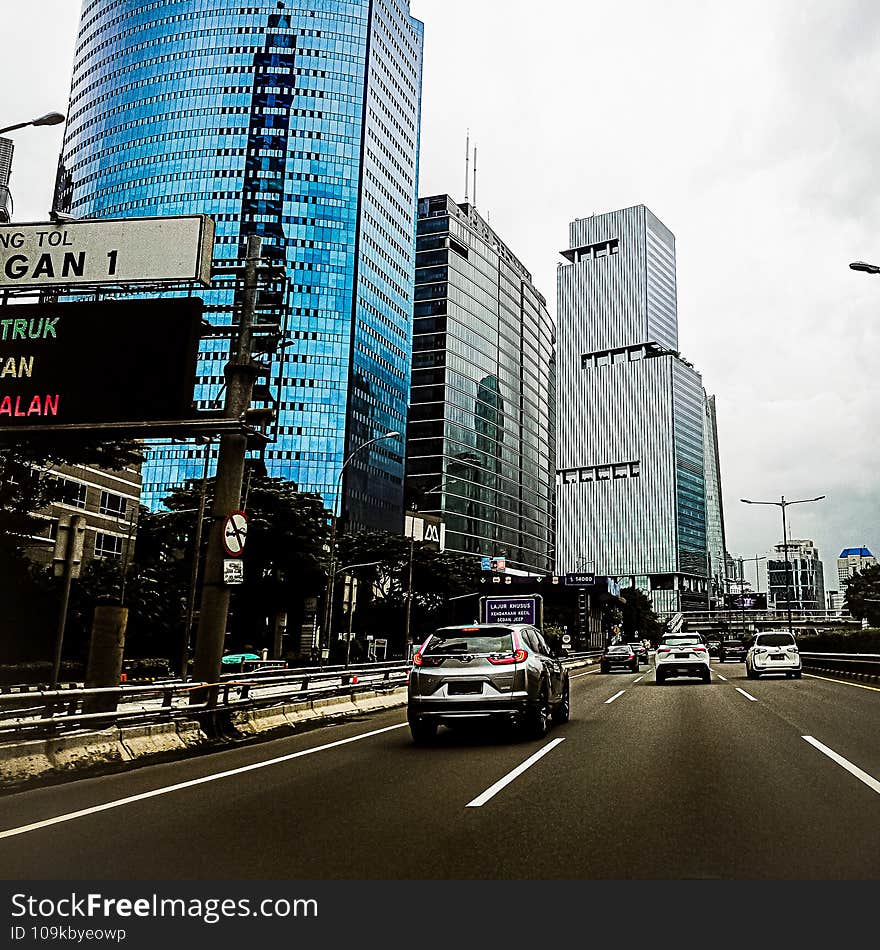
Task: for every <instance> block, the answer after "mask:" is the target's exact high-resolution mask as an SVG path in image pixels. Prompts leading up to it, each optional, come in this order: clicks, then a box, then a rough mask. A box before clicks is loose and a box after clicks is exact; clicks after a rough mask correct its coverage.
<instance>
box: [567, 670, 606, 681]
mask: <svg viewBox="0 0 880 950" xmlns="http://www.w3.org/2000/svg"><path fill="white" fill-rule="evenodd" d="M598 672H599V671H598V670H587V672H586V673H575V674H574V676H569V679H570V680H576V679H577V678H578V677H579V676H589V675H590V673H598Z"/></svg>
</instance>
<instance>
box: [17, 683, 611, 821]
mask: <svg viewBox="0 0 880 950" xmlns="http://www.w3.org/2000/svg"><path fill="white" fill-rule="evenodd" d="M591 672H593V671H590V670H587V671H584V670H578V671H576V672H574V673H572V674H571V677H572V682H571V688H572V696H573V697H575V696H576V695H577V692H578V690H580V689H587V688H588V687H587V683H588V682H589V677H587V678H586V679H582V678H581V677H584V674H585V673H591ZM405 720H406V710H405V708H396V709H390V710H385V711H382V712H377V713H370V714H364V715H363V716H356V717H351V718H346V719H338V720H330V721H326V722H324V723H322V724H320V725H314V726H312V725H310V724H306V725H305V726H304V728H303V730H302V731H300V732H297V733H295V734H293V735H290V736H284V737H282V738H277V739H259V740H257V741H249V740H245V741H243V742H242V743H240V744H235V745H232V746H230V745H228V744H226V743H224V744H222V745H218V747H217V748H216V749H214V750H213V751H206V750H205V749H204V747H203V748H202V749H201V750H199V751H196V752H194V753H193V754H192V755H190V756H186V757H183V758H175V759H173V760H170V761H167V762H158V763H151V762H141V763H133V764H132V765H131V766H130V767H129V768H127V769H125V770H122V771H118V772H109V773H108V774H104V775H92V776H85V777H81V778H76V779H70V780H67V781H62V782H58V783H56V784H48V785H45V786H37V787H33V788H29V789H27V790H24V791H20V792H15V791H5V792H3V793H0V802H2V809H0V831H2V830H3V829H6V828H12V827H18V826H21V825H26V824H30V823H32V822H37V821H43V820H46V819H49V818H52V817H53V816H55V815H58V814H64V813H68V812H73V811H79V810H80V809H85V808H91V807H95V806H96V805H100V804H102V803H104V802H106V801H110V800H115V799H121V798H127V797H129V796H132V795H140V794H144V793H146V792H149V791H151V790H153V789H155V788H161V787H167V786H170V785H174V784H177V783H178V782H182V781H190V780H194V779H198V778H202V777H204V776H207V775H212V774H214V773H217V772H221V771H224V770H227V769H234V768H240V767H244V766H247V765H250V764H252V763H255V762H259V761H263V760H266V759H273V758H276V757H278V756H282V755H285V754H288V753H290V752H291V751H297V750H301V749H308V748H315V747H317V746H321V745H324V744H326V743H327V742H332V741H336V740H338V739H346V738H350V737H352V736H356V735H360V734H362V733H364V732H367V731H370V730H372V729H381V728H384V727H385V726H388V725H392V724H395V723H397V724H399V723H402V722H405ZM444 734H446V735H448V733H445V731H444V730H441V741H443V736H444ZM408 735H409V734H408V732H407V737H408ZM491 739H492V737H490V741H491ZM496 739H497V740H498V741H504V740H503V739H502V738H501V737H496ZM447 741H448V740H447Z"/></svg>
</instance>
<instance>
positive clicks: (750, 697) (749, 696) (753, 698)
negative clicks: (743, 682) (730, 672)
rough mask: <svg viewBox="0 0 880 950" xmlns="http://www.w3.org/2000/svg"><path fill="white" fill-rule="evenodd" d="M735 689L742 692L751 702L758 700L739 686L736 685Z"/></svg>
mask: <svg viewBox="0 0 880 950" xmlns="http://www.w3.org/2000/svg"><path fill="white" fill-rule="evenodd" d="M736 691H737V692H738V693H742V694H743V696H745V698H746V699H750V700H751V701H752V702H753V703H756V702H757V701H758V700H757V699H755V697H754V696H751V695H750V694H749V693H747V692H746V691H745V690H744V689H741V688H740V687H739V686H737V687H736Z"/></svg>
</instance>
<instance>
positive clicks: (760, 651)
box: [755, 647, 767, 656]
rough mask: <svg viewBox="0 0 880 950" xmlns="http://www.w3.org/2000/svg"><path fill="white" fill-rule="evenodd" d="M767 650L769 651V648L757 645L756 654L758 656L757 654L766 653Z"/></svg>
mask: <svg viewBox="0 0 880 950" xmlns="http://www.w3.org/2000/svg"><path fill="white" fill-rule="evenodd" d="M766 652H767V648H766V647H755V655H756V656H757V655H758V654H759V653H766Z"/></svg>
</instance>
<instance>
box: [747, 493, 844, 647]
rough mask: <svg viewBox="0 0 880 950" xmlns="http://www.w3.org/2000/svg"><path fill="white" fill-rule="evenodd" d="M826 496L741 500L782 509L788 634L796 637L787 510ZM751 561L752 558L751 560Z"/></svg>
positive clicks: (756, 567)
mask: <svg viewBox="0 0 880 950" xmlns="http://www.w3.org/2000/svg"><path fill="white" fill-rule="evenodd" d="M824 497H825V496H824V495H817V496H816V497H815V498H799V499H797V500H796V501H787V500H786V498H785V495H782V496H781V500H780V501H751V500H750V499H748V498H740V501H741V502H743V504H746V505H775V506H776V507H777V508H781V509H782V550H783V552H784V554H785V599H786V604H787V606H788V611H787V614H788V632H789V633H790V634H791V635H792V636H794V628H793V626H792V623H791V593H792V591H791V580H792V579H791V562H790V561H789V559H788V528H787V526H786V520H785V509H786V508H787V507H788V506H789V505H805V504H807V503H808V502H812V501H821V500H822V499H823V498H824ZM749 560H751V558H750V559H749ZM757 570H758V564H757V561H756V562H755V572H756V573H757ZM767 592H768V594H769V592H770V578H769V574H768V577H767Z"/></svg>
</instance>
